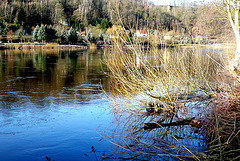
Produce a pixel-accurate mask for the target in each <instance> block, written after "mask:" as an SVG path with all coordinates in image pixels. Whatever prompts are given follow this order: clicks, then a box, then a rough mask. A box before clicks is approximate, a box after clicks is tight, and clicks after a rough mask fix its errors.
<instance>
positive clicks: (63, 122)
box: [0, 50, 112, 161]
mask: <svg viewBox="0 0 240 161" xmlns="http://www.w3.org/2000/svg"><path fill="white" fill-rule="evenodd" d="M102 59H103V54H102V52H101V51H98V52H97V53H89V52H88V51H55V50H50V51H46V50H45V51H40V50H39V51H34V50H29V51H9V50H8V51H0V100H1V102H0V160H1V161H15V160H32V161H33V160H34V161H38V160H39V161H42V160H45V157H46V156H48V157H49V158H51V159H52V160H56V161H61V160H62V161H67V160H69V161H70V160H71V161H73V160H76V161H77V160H91V159H93V160H95V159H94V155H93V154H92V152H91V147H92V146H94V148H95V149H97V150H98V151H105V150H109V148H111V144H110V143H109V142H107V141H101V140H100V139H99V135H98V133H97V131H101V130H102V129H104V125H106V124H109V123H110V122H111V121H112V117H111V114H110V113H109V109H108V104H107V101H106V99H105V96H104V94H103V92H102V90H101V89H102V86H103V87H104V88H106V89H108V88H107V87H108V86H109V81H108V78H107V77H106V76H105V75H103V74H101V71H102V70H103V68H104V67H103V66H102V64H101V62H102ZM100 84H101V85H100ZM85 154H87V155H88V156H89V157H87V156H86V155H85Z"/></svg>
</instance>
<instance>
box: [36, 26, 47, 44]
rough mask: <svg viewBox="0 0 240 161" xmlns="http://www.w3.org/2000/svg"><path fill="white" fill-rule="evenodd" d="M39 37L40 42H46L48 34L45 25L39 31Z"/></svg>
mask: <svg viewBox="0 0 240 161" xmlns="http://www.w3.org/2000/svg"><path fill="white" fill-rule="evenodd" d="M37 37H38V40H39V41H42V42H43V41H44V40H46V38H47V34H46V26H44V25H43V24H42V25H41V27H40V28H39V30H38V33H37Z"/></svg>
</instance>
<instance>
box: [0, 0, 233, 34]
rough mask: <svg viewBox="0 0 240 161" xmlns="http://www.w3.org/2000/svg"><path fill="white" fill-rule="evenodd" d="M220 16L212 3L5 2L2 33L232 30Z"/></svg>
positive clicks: (132, 0)
mask: <svg viewBox="0 0 240 161" xmlns="http://www.w3.org/2000/svg"><path fill="white" fill-rule="evenodd" d="M183 2H184V1H183ZM218 10H219V8H218ZM219 15H220V14H219V12H218V11H217V9H216V7H215V6H214V5H209V4H208V5H204V4H202V5H195V4H187V3H182V5H181V6H155V5H153V4H152V3H151V2H150V1H148V0H2V1H0V34H6V33H7V32H8V31H10V30H12V31H16V30H17V29H19V28H24V32H27V34H30V33H31V32H32V31H33V29H34V27H35V26H36V25H39V26H41V24H45V25H66V26H68V27H73V28H74V29H76V30H77V31H85V30H86V27H89V26H98V28H101V29H105V30H106V29H107V28H109V27H111V26H112V25H121V26H124V27H125V29H127V30H128V29H135V30H147V29H152V30H158V31H163V30H165V31H170V30H175V31H178V32H179V33H183V34H186V35H198V34H202V35H203V34H204V36H205V35H208V36H210V35H211V34H212V35H216V34H219V35H221V34H222V33H223V32H225V31H224V29H228V27H229V25H226V24H227V22H226V20H223V19H222V17H221V16H219ZM7 24H8V26H7V27H6V25H7ZM213 27H214V28H213ZM223 28H224V29H223Z"/></svg>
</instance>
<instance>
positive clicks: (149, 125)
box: [144, 117, 195, 130]
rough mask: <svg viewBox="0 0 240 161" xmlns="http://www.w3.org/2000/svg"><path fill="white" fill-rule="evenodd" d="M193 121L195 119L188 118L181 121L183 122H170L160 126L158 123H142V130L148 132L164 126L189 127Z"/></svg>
mask: <svg viewBox="0 0 240 161" xmlns="http://www.w3.org/2000/svg"><path fill="white" fill-rule="evenodd" d="M193 119H195V117H193V118H190V119H183V120H180V121H176V122H171V123H162V124H160V123H144V129H145V130H149V129H155V128H161V127H166V126H179V125H189V124H190V122H191V121H192V120H193Z"/></svg>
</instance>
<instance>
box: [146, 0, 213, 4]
mask: <svg viewBox="0 0 240 161" xmlns="http://www.w3.org/2000/svg"><path fill="white" fill-rule="evenodd" d="M151 1H152V2H153V3H154V4H155V5H169V4H171V5H174V3H175V4H176V5H181V3H182V2H189V3H191V2H194V1H195V2H201V1H204V2H210V1H212V0H151Z"/></svg>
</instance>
